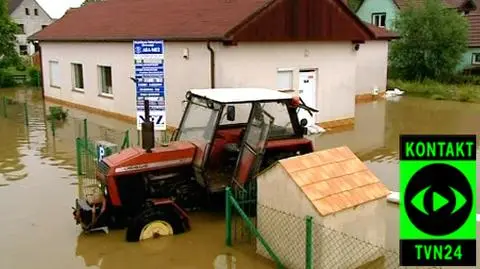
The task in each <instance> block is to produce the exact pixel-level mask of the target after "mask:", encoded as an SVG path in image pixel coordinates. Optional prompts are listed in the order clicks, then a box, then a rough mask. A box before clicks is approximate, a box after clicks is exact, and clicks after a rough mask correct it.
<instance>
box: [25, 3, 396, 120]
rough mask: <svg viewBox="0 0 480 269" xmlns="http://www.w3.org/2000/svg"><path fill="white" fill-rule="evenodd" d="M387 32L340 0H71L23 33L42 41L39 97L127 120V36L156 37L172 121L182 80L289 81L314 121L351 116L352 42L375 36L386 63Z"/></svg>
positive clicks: (130, 67) (206, 83)
mask: <svg viewBox="0 0 480 269" xmlns="http://www.w3.org/2000/svg"><path fill="white" fill-rule="evenodd" d="M394 37H395V35H394V34H393V33H391V32H388V31H384V30H381V29H378V27H374V26H368V25H367V24H365V23H363V22H362V21H361V20H360V19H359V18H358V17H357V16H355V14H354V13H353V12H352V11H350V9H349V8H348V7H347V5H346V4H344V3H343V2H341V1H338V0H242V1H238V0H233V1H217V0H194V1H191V0H190V1H187V0H144V1H140V2H138V1H105V2H98V3H90V4H88V5H86V6H83V7H80V8H76V9H70V10H69V11H68V12H66V14H65V15H64V16H63V17H62V18H60V19H59V20H58V21H57V22H55V23H54V24H52V25H51V26H49V27H48V28H46V29H44V30H42V31H41V32H39V33H36V34H35V35H33V36H32V37H30V39H31V40H35V41H38V42H39V44H40V50H41V56H42V69H43V78H44V82H45V83H44V91H45V96H46V98H47V99H50V100H54V101H56V102H59V103H64V104H69V105H73V106H77V107H81V108H83V109H86V110H92V111H93V110H95V111H97V112H101V113H107V114H109V115H111V116H116V117H119V118H123V119H126V120H129V121H132V122H134V121H136V111H135V109H136V106H135V104H136V95H135V85H134V83H133V82H132V80H131V79H130V77H133V76H134V63H133V48H132V46H133V45H132V41H133V40H137V39H162V40H164V41H165V59H164V64H165V71H164V72H165V88H166V103H167V108H166V112H167V117H166V118H167V124H168V125H169V126H173V127H175V126H178V123H179V121H180V116H181V114H182V105H181V101H182V100H183V99H184V96H185V93H186V91H187V90H189V89H191V88H223V87H241V88H247V87H254V88H273V89H293V90H294V91H296V92H297V93H299V94H300V96H302V98H303V99H304V100H305V102H306V103H307V104H310V105H312V106H315V107H317V108H318V109H319V111H320V112H319V113H317V114H316V115H315V122H317V123H322V124H327V123H328V124H330V126H333V125H335V124H344V123H352V122H353V118H354V116H355V94H356V88H357V85H356V83H357V76H358V74H357V72H358V71H357V70H358V68H357V57H358V55H359V52H362V51H363V49H366V48H368V47H369V46H374V45H372V44H375V42H379V44H380V43H382V44H384V45H379V46H377V50H378V48H379V47H382V49H383V50H380V51H378V54H376V53H375V51H376V49H370V54H369V55H370V57H373V58H376V57H378V58H382V57H383V58H384V59H383V60H382V62H383V63H386V59H387V58H386V55H387V54H386V52H385V50H386V49H387V46H388V45H386V44H387V43H388V40H389V39H391V38H394ZM384 68H385V70H386V65H385V66H384ZM358 73H360V75H362V76H366V77H372V76H373V77H374V76H376V74H368V73H366V72H364V73H361V72H358ZM381 74H383V73H381ZM384 74H385V77H384V78H382V81H383V80H385V79H386V72H384ZM365 79H367V78H365ZM385 84H386V83H385ZM380 86H384V85H380Z"/></svg>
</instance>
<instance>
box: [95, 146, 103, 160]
mask: <svg viewBox="0 0 480 269" xmlns="http://www.w3.org/2000/svg"><path fill="white" fill-rule="evenodd" d="M97 150H98V152H97V155H98V162H101V161H102V160H103V158H104V157H105V148H104V147H103V146H98V148H97Z"/></svg>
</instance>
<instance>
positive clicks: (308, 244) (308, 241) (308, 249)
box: [305, 216, 313, 269]
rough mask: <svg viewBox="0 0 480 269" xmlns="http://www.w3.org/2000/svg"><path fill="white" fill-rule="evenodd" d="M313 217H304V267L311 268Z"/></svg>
mask: <svg viewBox="0 0 480 269" xmlns="http://www.w3.org/2000/svg"><path fill="white" fill-rule="evenodd" d="M312 224H313V218H312V217H311V216H307V218H306V219H305V231H306V233H305V236H306V237H305V269H313V238H312V236H313V231H312V229H313V225H312Z"/></svg>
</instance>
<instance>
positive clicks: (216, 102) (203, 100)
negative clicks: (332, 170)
mask: <svg viewBox="0 0 480 269" xmlns="http://www.w3.org/2000/svg"><path fill="white" fill-rule="evenodd" d="M185 102H186V103H187V105H186V107H185V111H184V114H183V117H182V120H181V122H180V126H179V128H178V129H177V130H176V131H175V133H174V135H173V136H172V140H173V141H189V142H190V143H192V144H194V145H195V147H196V148H197V150H196V153H195V156H194V159H193V165H192V166H193V169H194V172H195V175H196V179H197V180H198V182H199V183H200V184H201V185H202V186H204V187H206V188H207V189H208V190H209V191H210V192H219V191H223V190H224V189H225V187H226V186H228V185H232V184H233V183H235V184H238V185H243V184H245V183H246V181H247V180H248V179H250V178H252V176H253V175H254V174H255V173H257V172H258V171H259V170H260V169H262V168H264V167H266V166H268V165H269V164H271V163H272V162H274V161H276V160H278V159H281V158H285V157H288V156H292V155H297V154H304V153H307V152H311V151H312V150H313V148H312V144H311V141H310V140H309V139H306V138H304V134H305V133H306V130H305V124H306V120H303V121H299V119H298V117H297V115H298V113H297V112H298V111H297V110H298V109H305V110H307V111H308V112H309V113H311V112H312V111H313V112H316V110H315V109H313V108H309V107H307V106H305V104H303V103H302V102H301V101H299V100H298V99H297V98H294V97H292V96H291V95H289V94H287V93H283V92H280V91H276V90H270V89H257V88H233V89H195V90H190V91H189V92H187V94H186V101H185Z"/></svg>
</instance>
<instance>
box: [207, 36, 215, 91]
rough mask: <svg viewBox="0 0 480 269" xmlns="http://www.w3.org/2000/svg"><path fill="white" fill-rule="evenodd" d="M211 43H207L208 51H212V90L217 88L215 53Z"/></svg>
mask: <svg viewBox="0 0 480 269" xmlns="http://www.w3.org/2000/svg"><path fill="white" fill-rule="evenodd" d="M210 44H211V41H210V40H209V41H207V49H208V50H209V51H210V88H212V89H213V88H215V51H214V50H213V48H212V46H211V45H210Z"/></svg>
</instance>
